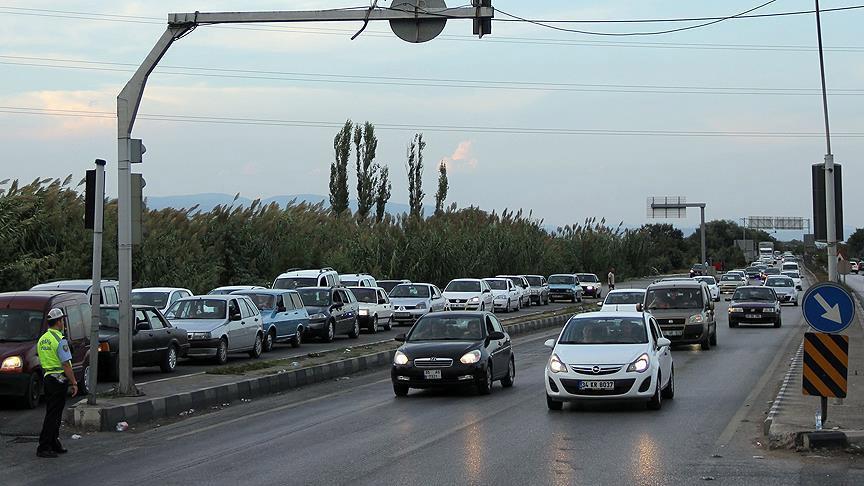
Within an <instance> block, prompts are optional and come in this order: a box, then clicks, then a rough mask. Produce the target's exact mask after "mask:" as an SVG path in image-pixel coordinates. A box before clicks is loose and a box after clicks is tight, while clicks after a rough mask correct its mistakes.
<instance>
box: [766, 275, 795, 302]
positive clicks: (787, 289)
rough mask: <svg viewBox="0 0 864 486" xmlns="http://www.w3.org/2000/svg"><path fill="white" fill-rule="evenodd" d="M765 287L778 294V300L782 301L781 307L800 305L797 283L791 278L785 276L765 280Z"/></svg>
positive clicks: (775, 276)
mask: <svg viewBox="0 0 864 486" xmlns="http://www.w3.org/2000/svg"><path fill="white" fill-rule="evenodd" d="M763 286H765V287H769V288H771V289H773V290H774V293H775V294H777V300H779V301H780V305H783V304H792V305H795V306H797V305H798V289H797V288H795V281H794V280H792V278H791V277H786V276H783V275H774V276H770V277H768V278H766V279H765V283H764V284H763Z"/></svg>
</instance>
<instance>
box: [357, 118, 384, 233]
mask: <svg viewBox="0 0 864 486" xmlns="http://www.w3.org/2000/svg"><path fill="white" fill-rule="evenodd" d="M354 149H355V153H356V157H357V163H356V167H357V216H359V217H360V219H366V217H367V216H368V215H369V212H370V211H371V210H372V207H373V206H375V200H376V192H375V189H376V185H377V178H378V170H379V167H378V164H376V163H375V152H376V150H377V149H378V137H377V136H375V126H374V125H372V124H371V123H369V122H368V121H367V122H366V123H364V124H363V127H362V128H361V127H360V125H357V126H356V127H354Z"/></svg>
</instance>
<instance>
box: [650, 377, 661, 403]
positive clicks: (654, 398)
mask: <svg viewBox="0 0 864 486" xmlns="http://www.w3.org/2000/svg"><path fill="white" fill-rule="evenodd" d="M662 381H663V377H662V376H661V375H660V373H657V385H656V386H655V387H654V395H653V396H652V397H651V399H650V400H648V409H650V410H660V409H661V408H663V394H662V393H661V392H660V383H661V382H662Z"/></svg>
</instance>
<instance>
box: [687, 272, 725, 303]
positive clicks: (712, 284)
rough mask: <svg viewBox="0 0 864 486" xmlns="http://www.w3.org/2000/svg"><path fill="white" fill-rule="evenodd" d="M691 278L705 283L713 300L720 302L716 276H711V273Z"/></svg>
mask: <svg viewBox="0 0 864 486" xmlns="http://www.w3.org/2000/svg"><path fill="white" fill-rule="evenodd" d="M693 278H695V279H696V280H698V281H700V282H703V283H705V285H707V286H708V290H709V291H710V292H711V298H712V299H714V302H720V285H719V284H717V279H716V278H714V277H712V276H711V275H703V276H700V277H693Z"/></svg>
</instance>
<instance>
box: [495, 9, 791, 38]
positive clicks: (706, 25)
mask: <svg viewBox="0 0 864 486" xmlns="http://www.w3.org/2000/svg"><path fill="white" fill-rule="evenodd" d="M776 1H777V0H768V1H767V2H765V3H762V4H759V5H757V6H755V7H753V8H750V9H748V10H745V11H743V12H740V13H737V14H734V15H730V16H728V17H718V18H716V19H715V20H711V21H708V22H704V23H701V24H696V25H689V26H687V27H678V28H674V29H665V30H655V31H650V32H596V31H589V30H580V29H570V28H565V27H558V26H555V25H552V24H549V23H545V22H540V21H537V20H531V19H526V18H524V17H520V16H518V15H513V14H510V13H507V12H505V11H503V10H501V9H497V10H496V11H497V12H499V13H502V14H504V15H506V16H508V17H511V18H513V19H516V20H519V21H522V22H527V23H529V24H534V25H539V26H540V27H545V28H547V29H552V30H558V31H561V32H572V33H576V34H587V35H600V36H616V37H625V36H641V35H661V34H671V33H674V32H683V31H685V30H693V29H700V28H703V27H708V26H709V25H714V24H719V23H720V22H724V21H726V20H731V19H736V18H740V17H742V16H743V15H746V14H749V13H750V12H753V11H756V10H759V9H760V8H762V7H766V6H768V5H771V4H772V3H774V2H776Z"/></svg>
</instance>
